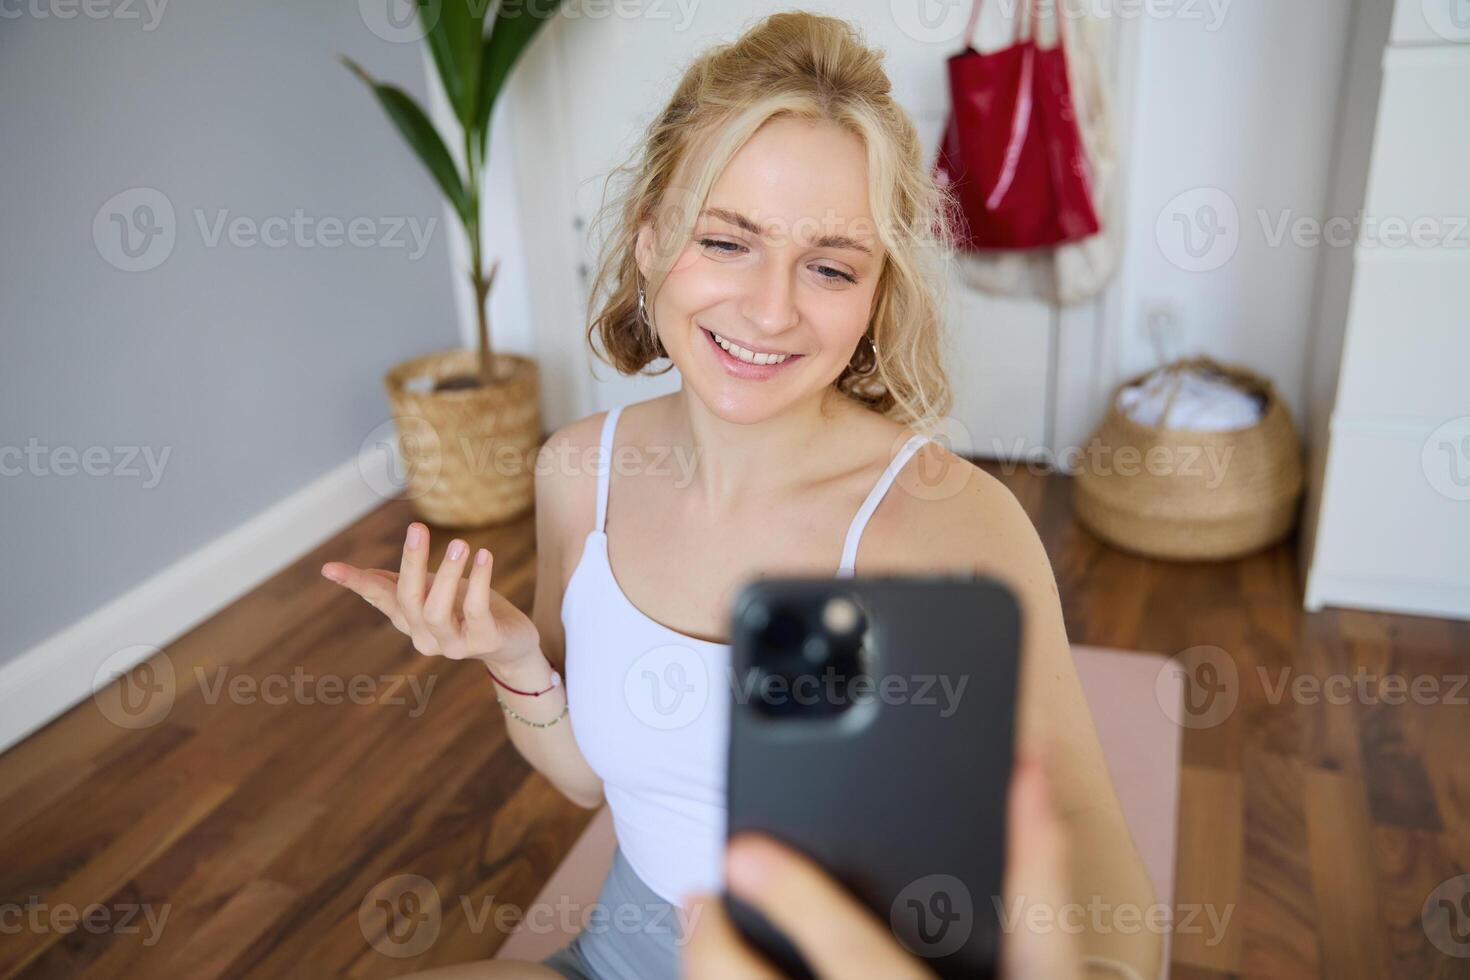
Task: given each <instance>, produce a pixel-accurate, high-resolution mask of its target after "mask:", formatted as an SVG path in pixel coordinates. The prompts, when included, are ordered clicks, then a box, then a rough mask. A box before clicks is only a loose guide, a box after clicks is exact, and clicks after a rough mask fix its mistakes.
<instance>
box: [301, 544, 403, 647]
mask: <svg viewBox="0 0 1470 980" xmlns="http://www.w3.org/2000/svg"><path fill="white" fill-rule="evenodd" d="M322 575H323V576H324V577H326V578H328V579H331V580H332V581H333V582H336V583H337V584H338V585H340V586H342V587H344V588H348V589H351V590H352V591H353V592H356V593H357V594H358V595H360V596H362V597H363V598H364V599H365V600H367V602H368V604H369V605H371V606H372V607H373V608H375V609H377V610H378V611H379V612H381V613H382V614H383V615H385V616H387V617H388V619H389V620H391V621H392V623H393V626H394V628H395V629H397V630H399V631H401V632H404V633H407V632H408V620H406V619H404V618H403V612H402V610H400V609H399V608H398V596H397V593H396V589H397V586H398V576H397V575H395V574H394V573H392V572H385V571H383V570H382V569H380V568H357V567H356V566H354V565H349V564H347V563H346V562H341V561H329V562H327V563H326V564H325V565H323V566H322Z"/></svg>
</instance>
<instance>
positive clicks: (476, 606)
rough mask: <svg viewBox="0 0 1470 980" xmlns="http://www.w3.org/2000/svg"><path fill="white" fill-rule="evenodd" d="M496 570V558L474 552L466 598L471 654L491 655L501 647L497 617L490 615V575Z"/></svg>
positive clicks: (467, 634) (486, 551)
mask: <svg viewBox="0 0 1470 980" xmlns="http://www.w3.org/2000/svg"><path fill="white" fill-rule="evenodd" d="M494 567H495V556H494V555H492V554H490V551H489V549H486V548H481V549H480V550H478V551H476V552H475V561H474V564H473V565H471V566H470V582H469V585H468V586H466V588H465V594H464V634H465V644H466V646H468V648H469V650H470V652H471V653H476V654H482V653H491V652H493V651H494V650H495V648H496V647H497V646H498V645H499V643H498V641H499V637H498V636H497V635H496V628H495V617H493V616H492V615H491V614H490V572H491V569H493V568H494Z"/></svg>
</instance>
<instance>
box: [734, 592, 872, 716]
mask: <svg viewBox="0 0 1470 980" xmlns="http://www.w3.org/2000/svg"><path fill="white" fill-rule="evenodd" d="M747 623H748V624H749V626H750V636H751V640H752V649H751V658H752V659H751V665H750V666H751V672H750V679H751V681H752V682H753V684H752V689H751V691H750V698H751V704H752V706H753V707H754V709H755V710H756V711H757V713H759V714H763V715H767V716H770V717H780V718H791V719H793V720H800V719H814V718H824V717H831V716H833V715H838V714H841V713H842V712H844V711H846V710H847V709H848V708H850V707H852V705H853V703H854V699H855V696H856V694H857V693H858V692H855V691H854V683H853V682H854V680H856V679H857V678H858V677H860V676H862V675H864V674H865V672H866V669H867V663H866V661H867V643H868V622H867V617H866V616H865V615H864V614H863V611H862V608H861V607H860V606H859V605H858V604H857V603H856V602H854V601H853V600H852V599H851V598H849V597H847V596H830V595H818V596H813V597H811V598H809V599H795V600H793V599H786V600H783V601H781V602H780V603H772V604H771V605H770V606H765V607H763V608H760V609H752V610H750V611H749V616H748V618H747Z"/></svg>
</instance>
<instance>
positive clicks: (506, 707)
mask: <svg viewBox="0 0 1470 980" xmlns="http://www.w3.org/2000/svg"><path fill="white" fill-rule="evenodd" d="M495 700H496V701H498V702H499V703H500V708H501V710H502V711H504V712H505V713H506V714H508V715H510V716H511V717H512V718H514V719H515V720H516V721H518V722H520V723H521V724H522V725H529V726H530V727H532V728H550V727H551V726H552V725H555V724H556V723H557V722H559V721H561V720H562V719H563V718H565V717H566V716H567V708H568V707H570V705H566V704H564V705H562V706H561V714H559V715H557V716H556V717H555V718H553V719H551V720H550V721H532V720H531V719H529V718H526V717H524V716H522V715H521V714H519V713H518V712H517V711H516V710H515V709H514V708H512V707H511V706H510V705H508V704H506V703H505V699H504V698H499V697H497V698H496V699H495Z"/></svg>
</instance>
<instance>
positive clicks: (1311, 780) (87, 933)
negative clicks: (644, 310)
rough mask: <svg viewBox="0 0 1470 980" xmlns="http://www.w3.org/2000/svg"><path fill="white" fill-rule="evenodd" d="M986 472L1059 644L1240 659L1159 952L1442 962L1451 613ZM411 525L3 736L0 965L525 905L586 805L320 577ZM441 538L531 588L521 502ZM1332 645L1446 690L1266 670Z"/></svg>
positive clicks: (1459, 649) (1232, 968) (1457, 728)
mask: <svg viewBox="0 0 1470 980" xmlns="http://www.w3.org/2000/svg"><path fill="white" fill-rule="evenodd" d="M987 468H990V469H991V470H992V472H997V475H1002V474H1000V473H999V470H998V469H997V468H996V467H992V466H988V465H987ZM1002 478H1003V479H1005V480H1006V482H1007V483H1009V484H1010V485H1011V486H1012V488H1013V489H1014V490H1015V492H1016V493H1017V495H1018V496H1019V497H1020V498H1021V500H1022V501H1023V503H1024V504H1025V505H1026V507H1027V509H1028V510H1029V512H1030V513H1031V515H1032V516H1033V518H1034V519H1035V520H1036V522H1037V524H1038V526H1039V527H1040V528H1041V530H1042V534H1043V537H1044V538H1045V540H1046V543H1047V547H1048V549H1049V550H1050V553H1051V555H1052V560H1053V562H1054V565H1055V567H1056V571H1057V575H1058V579H1059V583H1060V586H1061V592H1062V596H1063V599H1064V603H1065V608H1066V615H1067V624H1068V628H1069V632H1070V635H1071V637H1072V639H1073V641H1074V642H1079V643H1088V644H1097V645H1102V646H1113V647H1121V648H1125V649H1137V650H1152V651H1160V652H1167V653H1176V652H1178V651H1181V650H1183V649H1185V648H1188V647H1192V646H1196V645H1200V644H1208V645H1212V646H1217V647H1220V648H1223V649H1224V650H1226V651H1228V652H1229V654H1230V655H1231V656H1232V657H1233V658H1234V660H1235V662H1236V664H1237V665H1238V667H1239V670H1240V676H1241V681H1242V683H1241V699H1240V704H1239V706H1238V708H1237V709H1236V710H1235V711H1234V712H1233V713H1232V714H1231V715H1230V717H1229V718H1228V719H1227V720H1226V721H1225V722H1224V723H1222V724H1220V725H1218V726H1215V727H1210V728H1200V729H1189V730H1187V731H1186V733H1185V749H1184V755H1185V772H1184V774H1183V790H1182V792H1183V799H1182V804H1181V815H1180V853H1179V862H1178V867H1179V870H1178V880H1177V900H1178V902H1180V903H1200V904H1211V905H1213V906H1215V907H1216V908H1217V909H1225V910H1228V911H1230V912H1231V919H1230V927H1229V929H1228V930H1227V931H1226V932H1225V936H1224V939H1223V941H1220V942H1215V943H1210V942H1208V941H1207V940H1208V939H1209V938H1210V937H1209V936H1208V934H1191V935H1179V936H1176V937H1175V940H1174V953H1173V959H1174V969H1173V976H1174V977H1176V978H1179V980H1202V978H1217V977H1227V976H1241V977H1324V978H1332V980H1345V978H1374V980H1376V978H1380V977H1401V978H1413V980H1422V978H1447V977H1470V958H1453V957H1450V956H1447V955H1445V954H1443V953H1441V952H1440V951H1439V950H1437V949H1436V948H1435V947H1434V946H1433V945H1431V943H1430V942H1429V941H1428V939H1427V938H1426V934H1425V932H1424V929H1423V927H1422V925H1421V917H1420V913H1421V908H1422V907H1423V905H1424V903H1425V900H1426V898H1427V897H1428V896H1429V893H1430V892H1431V891H1432V890H1433V889H1434V888H1435V887H1436V886H1437V885H1438V884H1439V883H1441V882H1443V881H1446V880H1447V879H1451V878H1454V877H1456V876H1458V875H1462V874H1466V873H1467V872H1470V708H1467V707H1465V705H1464V698H1465V697H1466V696H1467V695H1470V691H1467V690H1465V689H1459V690H1454V689H1453V688H1454V685H1455V680H1454V679H1455V678H1456V677H1463V675H1464V674H1466V673H1467V672H1470V625H1467V624H1465V623H1452V622H1447V621H1443V620H1435V619H1428V618H1419V617H1402V616H1386V615H1376V614H1366V613H1356V612H1340V611H1329V612H1325V613H1321V614H1317V615H1310V616H1309V615H1306V614H1304V613H1303V612H1302V609H1301V586H1300V583H1299V582H1298V581H1297V576H1296V573H1295V562H1294V557H1293V551H1292V545H1291V544H1287V545H1283V546H1281V547H1278V548H1275V549H1272V550H1270V551H1267V552H1265V553H1263V554H1260V555H1257V556H1253V557H1251V558H1249V559H1247V560H1243V561H1237V562H1229V563H1222V564H1198V565H1175V564H1162V563H1156V562H1151V561H1147V560H1143V559H1139V558H1134V557H1130V556H1128V555H1125V554H1122V553H1120V552H1118V551H1115V550H1112V549H1110V548H1107V547H1105V546H1103V545H1101V544H1099V543H1098V542H1097V541H1096V540H1095V539H1094V538H1092V537H1091V536H1090V535H1089V534H1087V533H1086V532H1085V531H1083V530H1081V529H1080V528H1078V527H1077V526H1076V525H1075V524H1074V523H1073V522H1072V520H1071V516H1070V484H1069V481H1068V480H1067V479H1065V478H1063V477H1058V476H1037V475H1034V474H1030V473H1027V472H1025V471H1024V470H1022V471H1019V472H1016V473H1013V474H1010V475H1002ZM411 519H413V516H412V514H411V512H410V510H409V508H408V507H407V505H405V504H403V503H401V502H395V503H390V504H388V505H386V506H384V507H383V508H381V509H380V510H378V511H376V512H375V513H373V514H371V515H370V516H368V517H367V518H365V519H364V520H362V521H361V522H359V523H358V524H356V525H355V526H353V527H352V528H350V529H349V530H347V531H346V532H344V533H343V534H341V535H339V536H338V537H337V538H336V539H334V540H332V541H331V542H329V543H328V544H326V545H324V546H322V547H320V548H317V549H315V550H314V551H312V552H311V553H310V554H308V555H306V556H304V557H303V558H302V559H301V560H300V561H298V562H296V563H295V564H293V565H292V566H291V567H289V568H287V569H285V570H283V571H282V572H280V573H279V574H278V575H276V576H275V577H273V578H272V579H271V580H270V581H268V582H266V583H265V584H263V585H262V586H261V587H259V588H258V589H256V590H255V591H254V592H252V593H251V594H249V595H248V596H246V597H244V598H242V599H241V600H240V601H238V602H236V603H234V604H233V605H231V606H229V607H228V608H226V609H225V610H223V611H222V612H220V613H219V614H218V615H216V616H214V617H213V618H211V619H210V620H209V621H207V622H206V623H204V624H202V625H201V626H199V627H198V628H196V629H194V630H193V631H191V632H190V633H189V634H188V635H186V636H185V637H183V638H181V639H180V640H178V641H176V642H175V643H173V644H171V645H170V646H169V647H168V648H167V650H166V655H167V660H168V663H167V664H165V663H163V662H161V660H160V658H155V659H154V660H153V661H151V662H150V664H149V666H148V670H146V671H144V672H142V673H137V672H135V674H134V675H133V677H132V683H131V684H130V686H129V688H128V691H129V694H128V696H127V697H123V696H122V693H123V692H122V691H121V688H120V687H117V686H115V687H114V688H112V689H109V691H108V692H107V693H106V694H105V695H104V696H103V697H101V698H99V699H98V700H95V701H88V702H85V703H84V704H82V705H81V706H79V707H77V708H76V709H74V710H73V711H71V712H70V713H69V714H67V715H66V716H64V717H63V718H61V719H59V720H57V721H56V722H55V723H53V724H51V725H50V726H49V727H47V728H46V729H44V730H42V731H41V732H39V733H37V734H36V735H34V736H32V737H31V738H30V739H28V740H27V741H25V742H23V743H22V744H21V745H19V746H17V747H16V748H14V749H12V750H11V751H9V752H8V753H6V754H5V755H3V756H0V977H12V976H23V977H149V978H156V977H166V978H172V977H183V978H189V980H200V978H207V977H245V976H248V977H261V978H276V977H303V978H321V977H332V976H354V977H364V978H370V977H385V976H395V975H398V974H400V973H402V972H406V971H407V970H409V969H411V968H414V967H422V966H425V965H429V964H438V963H447V962H454V961H459V960H465V959H472V958H476V957H483V956H486V955H488V954H490V953H491V952H492V951H493V950H494V949H495V948H496V946H497V945H498V944H499V942H500V941H501V938H502V933H501V932H500V931H498V930H497V928H496V925H495V921H496V920H495V914H494V912H493V908H494V907H498V905H499V904H500V903H511V904H513V905H515V906H522V905H524V904H526V903H528V902H529V901H530V900H531V898H532V897H533V895H534V894H535V893H536V891H537V889H538V887H539V885H540V883H541V882H542V880H543V879H544V878H545V877H546V875H547V874H548V873H549V871H550V869H551V868H553V867H554V866H555V865H556V864H557V862H558V861H559V860H560V858H561V856H562V854H563V853H564V852H565V851H566V850H567V848H568V847H569V846H570V844H571V843H572V841H573V840H574V839H575V838H576V836H577V834H578V832H579V831H580V829H581V828H582V826H583V825H584V823H585V822H586V820H587V819H588V816H589V814H588V813H587V812H586V811H582V810H578V809H576V808H574V807H572V806H570V805H569V804H567V803H565V802H563V801H562V800H561V799H559V797H558V796H557V795H556V793H555V792H554V791H552V790H551V789H550V788H549V786H548V785H547V784H546V783H545V782H544V781H543V780H542V779H541V778H540V777H539V776H537V775H535V774H533V773H531V772H530V771H529V770H528V769H527V767H526V766H525V765H524V764H523V763H522V762H521V760H520V758H519V756H517V755H516V753H515V751H514V749H513V748H512V747H511V746H510V744H509V743H508V741H507V740H506V737H505V732H504V727H503V722H502V719H501V716H500V714H499V712H498V711H496V710H495V705H494V701H493V700H492V697H493V695H492V692H491V690H490V683H491V682H490V681H489V679H488V678H487V677H486V675H485V673H484V672H483V670H481V669H479V668H477V667H476V666H474V665H472V664H456V663H446V662H441V661H437V660H434V659H430V658H425V657H420V656H418V655H417V654H415V653H414V652H413V649H412V647H411V646H410V645H409V643H408V642H407V640H405V639H404V638H402V637H401V636H399V635H398V634H397V633H396V632H394V631H393V630H392V628H391V627H389V626H388V625H387V624H386V623H384V622H383V620H382V617H381V616H380V615H379V614H378V613H377V612H376V611H374V610H373V609H371V608H370V607H368V606H367V605H366V604H365V603H362V602H358V601H356V600H355V599H353V598H352V597H351V596H349V595H347V594H345V593H343V592H342V591H340V590H339V589H337V588H336V587H334V586H332V585H331V584H330V583H328V582H326V581H325V580H323V579H321V578H320V577H319V576H318V573H317V569H318V567H319V566H320V565H321V563H322V562H323V561H325V560H328V559H333V558H336V559H345V560H348V561H351V562H354V563H356V564H362V565H376V566H382V567H396V560H397V556H398V553H399V550H400V547H401V544H400V542H401V540H402V536H403V528H404V526H405V525H406V524H407V523H408V522H409V521H410V520H411ZM470 541H471V544H472V545H479V544H485V545H488V546H489V547H491V548H493V549H494V550H495V553H496V556H497V557H496V579H497V586H498V588H500V589H501V590H502V591H503V592H505V594H506V595H507V596H508V597H509V598H510V599H511V600H512V601H515V602H517V603H520V604H522V605H526V604H529V602H530V599H531V595H532V584H533V583H532V575H533V574H534V562H533V560H532V559H533V549H534V539H533V533H532V524H531V521H530V519H529V518H528V519H525V520H523V521H521V522H519V523H517V524H515V525H513V526H508V527H504V528H500V529H496V530H492V531H488V532H484V533H480V534H476V535H473V536H471V537H470ZM447 543H448V536H447V535H436V536H435V545H436V549H437V550H439V551H441V552H442V549H443V548H444V546H445V545H446V544H447ZM436 564H437V561H436ZM124 640H127V641H128V642H135V640H133V638H119V646H123V645H126V644H125V643H124V642H123V641H124ZM169 667H171V670H172V678H171V679H170V676H169V672H168V668H169ZM1258 668H1260V669H1263V670H1264V674H1262V673H1261V672H1260V670H1258ZM1360 669H1361V670H1363V671H1366V672H1368V676H1370V677H1372V676H1378V677H1382V676H1386V675H1390V674H1402V675H1405V676H1406V677H1408V678H1411V679H1412V678H1431V679H1434V680H1435V681H1437V682H1439V684H1440V685H1441V686H1440V694H1441V697H1440V700H1441V702H1447V701H1450V700H1452V698H1451V697H1450V695H1454V696H1455V697H1457V698H1458V700H1459V703H1458V704H1455V703H1439V704H1434V705H1428V706H1421V705H1417V704H1413V703H1407V704H1401V705H1391V704H1385V703H1381V702H1379V703H1368V702H1369V700H1370V699H1369V698H1360V697H1357V696H1356V695H1355V694H1354V696H1353V697H1351V698H1349V699H1348V703H1341V704H1329V703H1308V701H1309V699H1305V698H1300V697H1295V698H1294V697H1293V696H1292V694H1291V690H1292V688H1291V687H1290V682H1291V680H1292V678H1295V677H1306V678H1308V679H1309V680H1310V679H1312V678H1317V679H1326V678H1328V677H1329V676H1331V675H1344V676H1345V677H1348V678H1352V677H1353V676H1354V675H1355V672H1357V671H1359V670H1360ZM1280 671H1290V672H1291V673H1290V674H1288V675H1286V679H1287V681H1288V687H1287V689H1286V691H1287V693H1286V694H1284V695H1283V696H1282V697H1279V698H1274V699H1273V694H1274V692H1275V690H1276V689H1277V688H1278V686H1279V683H1280V681H1281V679H1282V676H1283V675H1282V674H1281V673H1280ZM333 685H335V686H333ZM414 685H417V687H416V688H415V687H414ZM1329 690H1335V691H1339V693H1340V689H1339V688H1333V687H1331V686H1329ZM148 691H151V692H152V693H153V696H152V699H151V700H147V699H145V698H143V697H142V694H143V693H144V692H148ZM170 693H172V694H173V697H172V699H171V700H170V699H169V697H168V695H169V694H170ZM425 695H427V697H426V699H425ZM1338 700H1341V699H1338ZM333 701H336V702H338V703H331V702H333ZM118 722H121V724H120V723H118ZM127 726H130V727H127ZM404 874H412V875H420V876H423V877H424V878H427V879H429V880H431V881H432V882H433V883H434V884H435V886H436V888H437V891H438V893H439V896H440V899H441V903H442V904H441V910H442V911H441V915H440V916H439V919H440V920H441V925H440V928H439V931H438V935H437V939H436V940H435V941H434V943H433V945H432V946H431V947H430V948H429V949H428V950H427V951H425V952H422V953H420V954H419V955H417V956H416V957H403V958H399V957H395V956H389V955H386V954H385V953H384V952H380V951H379V949H383V950H387V951H389V952H412V950H410V949H406V948H403V947H395V946H394V942H393V938H392V937H384V936H382V935H378V934H373V939H374V942H373V943H372V944H370V942H369V940H368V938H366V936H367V934H365V930H364V926H363V925H362V924H361V921H360V917H359V912H360V911H362V912H363V913H364V918H365V919H366V920H367V921H368V922H369V923H371V922H372V921H373V919H372V915H371V911H372V909H373V906H374V904H375V903H376V901H377V899H378V897H380V896H381V894H382V888H383V883H385V882H389V883H390V884H391V883H392V882H391V881H390V880H391V879H394V878H395V876H398V875H404ZM492 897H493V903H492V901H491V900H492ZM94 903H96V907H93V908H91V909H89V906H93V905H94ZM410 911H412V909H410ZM1464 911H1467V912H1470V902H1467V904H1466V908H1465V910H1464ZM425 914H427V913H425ZM165 915H166V918H161V917H163V916H165ZM150 916H151V919H150ZM1456 924H1457V925H1458V927H1459V928H1460V929H1461V934H1463V932H1464V930H1465V929H1467V928H1470V920H1466V921H1464V922H1457V923H1456ZM367 933H368V934H371V933H372V929H371V927H369V928H368V930H367ZM1467 938H1470V937H1467ZM1465 945H1466V947H1467V948H1466V949H1465V950H1464V952H1467V953H1470V942H1467V943H1466V944H1465Z"/></svg>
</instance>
